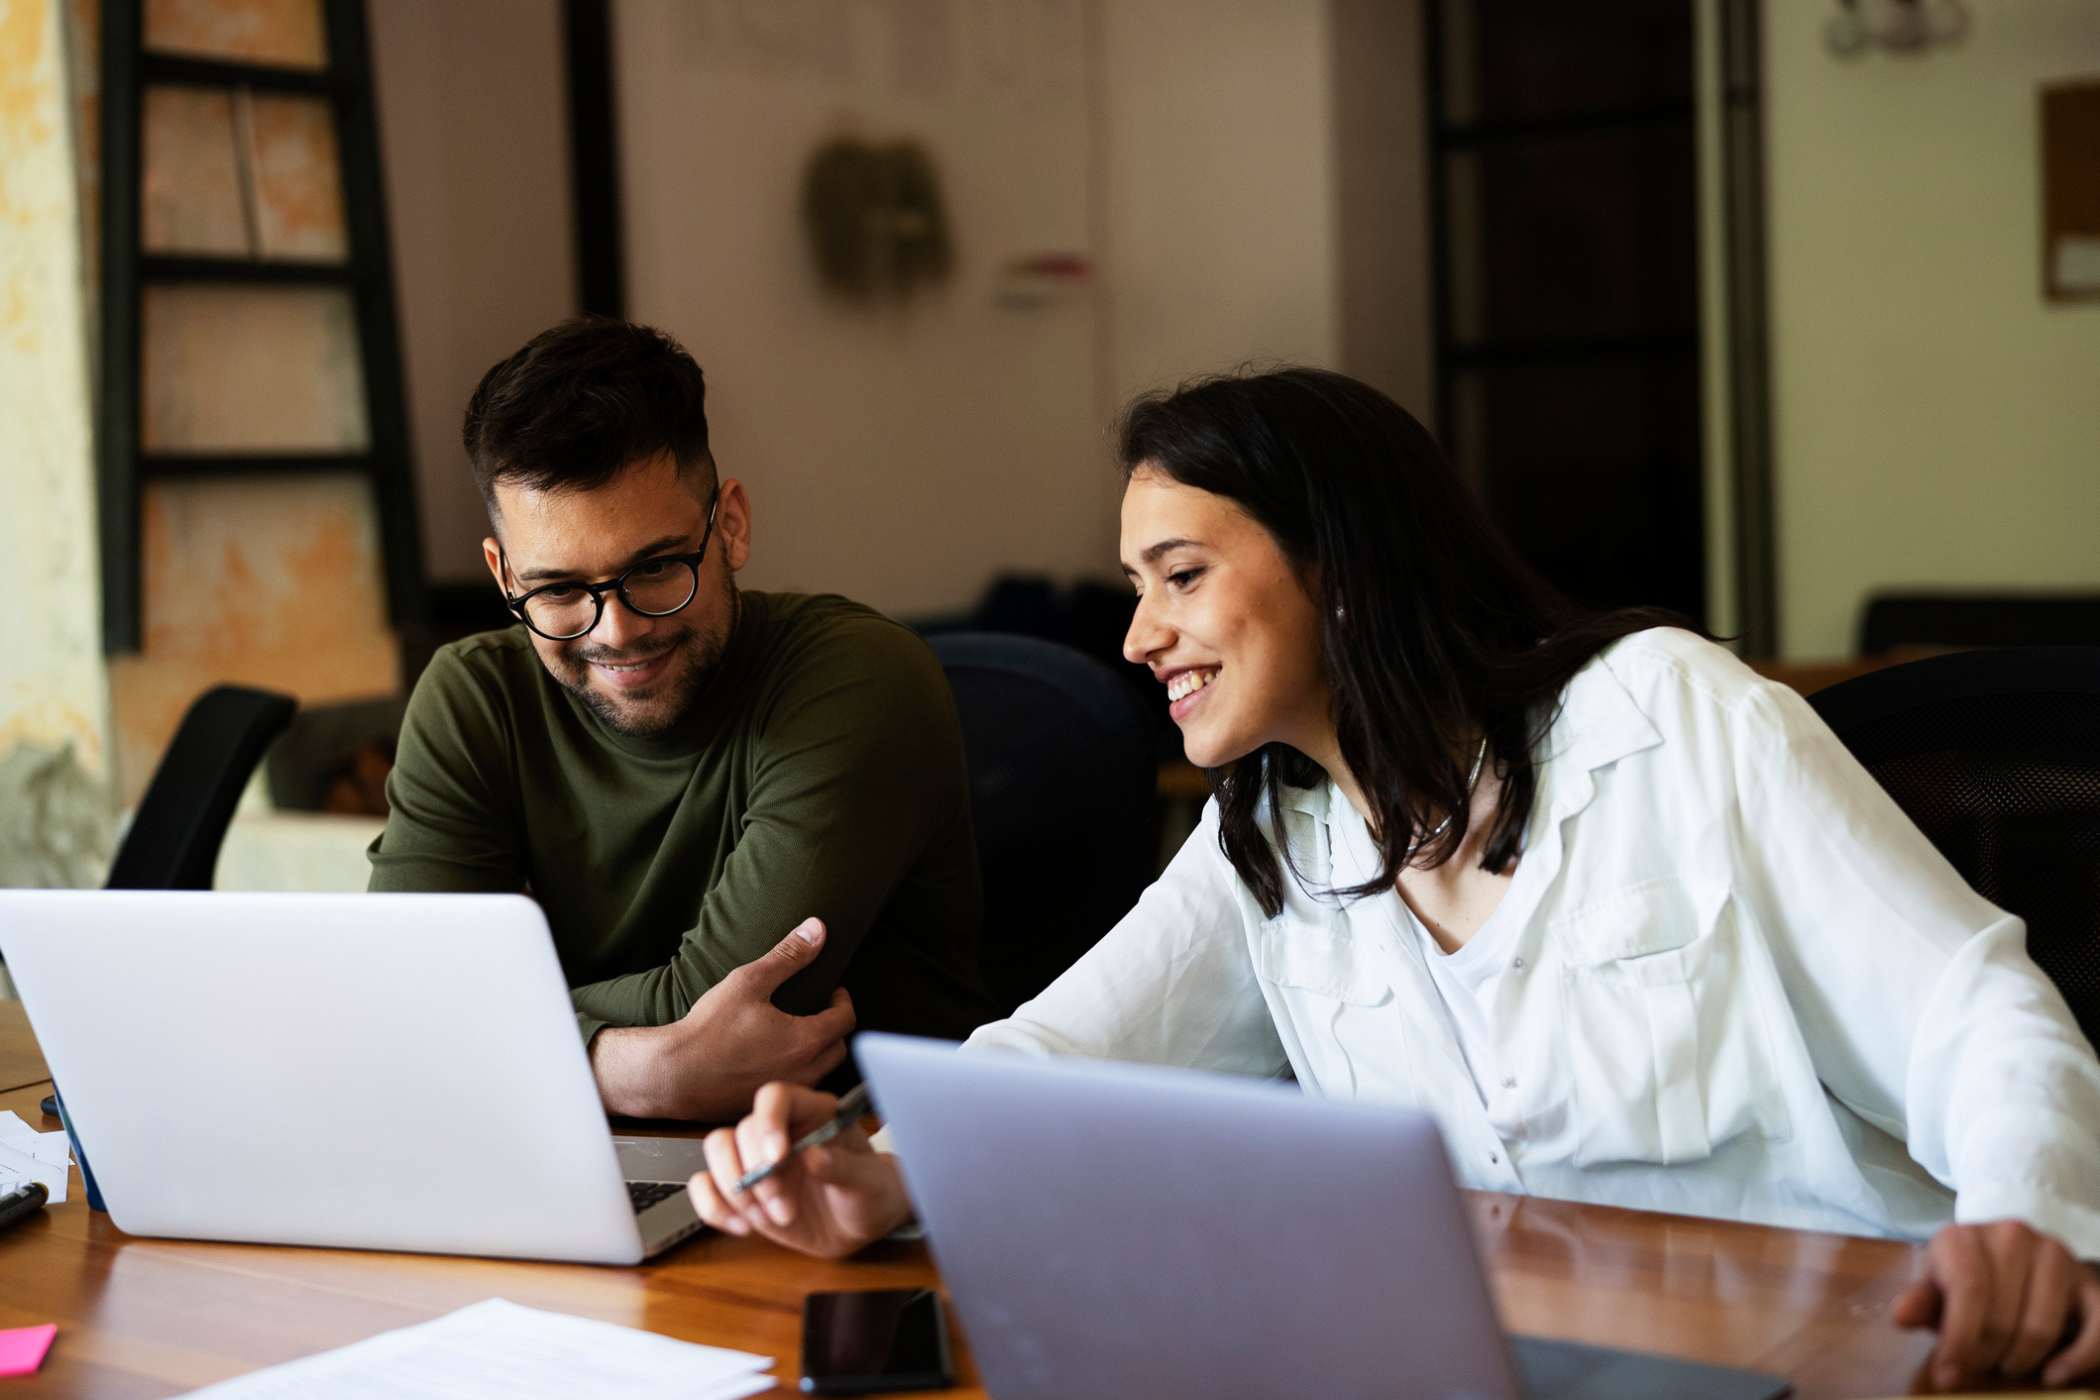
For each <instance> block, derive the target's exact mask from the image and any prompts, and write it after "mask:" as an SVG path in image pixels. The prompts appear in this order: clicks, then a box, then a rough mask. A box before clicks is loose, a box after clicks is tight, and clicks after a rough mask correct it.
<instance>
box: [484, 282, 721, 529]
mask: <svg viewBox="0 0 2100 1400" xmlns="http://www.w3.org/2000/svg"><path fill="white" fill-rule="evenodd" d="M706 403H707V385H706V382H705V380H703V379H702V377H701V374H700V366H699V365H697V364H695V363H694V362H693V357H692V356H691V355H688V354H687V353H686V352H685V347H684V346H682V345H680V344H679V343H678V342H677V341H675V340H673V339H672V338H671V337H670V336H668V335H666V334H664V333H663V332H662V331H660V330H657V329H655V328H654V327H651V326H638V325H635V324H633V323H631V322H628V321H619V320H614V319H613V318H612V317H609V316H579V317H577V318H575V319H574V320H569V321H563V322H562V323H561V324H560V325H558V326H555V327H553V328H552V329H551V330H545V331H542V332H540V333H539V334H538V335H536V336H534V337H533V338H532V339H531V340H529V341H527V342H526V344H525V348H524V349H522V350H520V351H518V352H517V353H516V354H515V355H512V356H511V357H510V358H509V359H507V360H504V361H502V362H501V363H499V364H497V365H496V366H495V367H494V368H493V369H491V370H490V371H489V372H488V373H487V374H485V375H483V376H482V377H481V384H480V387H478V388H476V389H475V390H474V397H473V398H471V399H469V400H468V401H467V417H466V422H465V424H464V426H463V428H462V430H461V437H462V439H463V440H464V441H465V443H466V448H467V461H468V462H469V463H470V464H471V465H472V466H473V469H474V483H475V485H477V486H479V487H480V488H481V498H482V500H484V501H485V502H487V503H488V507H489V513H490V515H491V516H493V515H494V514H495V510H496V484H497V483H498V482H508V483H510V484H511V485H514V486H522V487H525V488H526V489H528V490H534V491H589V490H593V489H594V488H596V487H599V486H603V485H605V483H607V482H608V481H611V480H612V479H613V478H614V477H615V476H617V475H619V473H620V472H621V471H622V470H623V469H624V468H626V467H627V466H629V465H631V464H633V463H635V462H639V461H643V460H646V459H648V458H652V457H656V456H659V455H661V454H663V453H666V452H668V453H670V454H671V456H672V457H673V458H674V459H676V461H677V462H678V465H679V467H680V469H681V470H683V471H688V472H690V471H695V470H699V469H703V468H704V469H705V470H706V471H707V472H708V473H709V474H710V475H712V472H713V467H714V459H713V457H712V456H711V455H710V454H709V452H708V450H707V409H706Z"/></svg>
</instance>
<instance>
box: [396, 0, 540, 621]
mask: <svg viewBox="0 0 2100 1400" xmlns="http://www.w3.org/2000/svg"><path fill="white" fill-rule="evenodd" d="M370 16H371V30H372V69H373V84H374V87H375V90H376V93H377V97H378V103H379V124H380V131H379V136H380V153H381V156H382V158H383V160H384V162H385V170H386V190H387V214H388V217H389V220H390V221H391V222H392V224H393V229H394V244H393V247H394V279H395V304H396V305H397V306H398V307H399V309H400V317H401V354H402V363H403V377H404V379H405V381H406V387H407V390H408V419H409V446H410V449H411V451H412V452H413V454H414V461H415V468H416V489H417V492H418V501H417V504H418V506H419V507H420V509H421V512H422V525H423V560H424V567H425V568H427V569H428V570H429V573H430V577H431V578H432V579H433V580H434V581H437V582H451V581H455V580H464V581H467V582H473V583H485V582H486V581H487V579H488V573H487V571H486V570H485V569H484V568H483V567H482V563H481V538H482V536H483V535H485V534H487V533H488V524H487V519H486V517H485V515H484V514H483V511H482V505H481V495H480V493H479V492H477V491H476V490H475V489H474V486H473V482H472V481H471V480H470V478H469V476H468V473H467V463H466V454H465V453H464V452H463V451H462V450H461V448H460V444H459V420H460V415H461V413H463V412H464V411H465V409H466V406H467V396H468V395H469V394H471V393H472V392H473V391H474V386H475V384H477V383H478V382H480V379H481V376H482V374H483V373H484V372H485V371H486V370H487V369H488V367H489V366H490V365H492V364H494V363H495V362H496V361H497V360H499V359H501V358H503V357H504V356H505V355H508V354H510V352H511V351H513V350H515V349H517V348H518V347H519V346H520V345H522V344H524V343H525V341H526V340H528V339H529V338H531V337H532V336H533V335H534V334H536V333H537V332H539V331H541V330H544V329H546V327H548V326H550V325H552V324H553V323H554V322H556V321H559V320H561V319H562V318H563V317H565V316H568V315H570V314H572V313H573V312H574V311H575V309H576V291H575V252H574V246H575V245H574V232H573V229H572V225H571V222H570V220H571V210H570V201H569V167H568V144H567V143H568V131H567V121H568V115H567V107H566V89H565V87H564V81H565V80H564V78H563V73H562V57H561V20H560V9H559V6H558V4H557V3H556V0H443V3H441V4H431V3H429V0H371V4H370Z"/></svg>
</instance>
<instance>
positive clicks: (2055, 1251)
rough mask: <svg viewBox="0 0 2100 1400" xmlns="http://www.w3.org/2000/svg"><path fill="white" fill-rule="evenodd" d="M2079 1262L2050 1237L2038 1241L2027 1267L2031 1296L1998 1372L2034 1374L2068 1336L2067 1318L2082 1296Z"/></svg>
mask: <svg viewBox="0 0 2100 1400" xmlns="http://www.w3.org/2000/svg"><path fill="white" fill-rule="evenodd" d="M2078 1274H2079V1268H2078V1261H2077V1260H2075V1259H2073V1258H2072V1257H2071V1251H2070V1250H2068V1249H2065V1248H2064V1247H2063V1246H2062V1245H2061V1244H2058V1243H2057V1242H2056V1241H2055V1240H2052V1239H2049V1238H2047V1237H2046V1236H2044V1237H2039V1238H2038V1239H2037V1240H2036V1241H2035V1246H2034V1250H2033V1253H2032V1257H2031V1258H2030V1261H2029V1263H2028V1268H2027V1296H2026V1298H2025V1300H2024V1301H2022V1303H2021V1304H2020V1316H2019V1320H2018V1321H2017V1322H2016V1323H2015V1324H2014V1325H2013V1336H2012V1341H2011V1343H2010V1344H2009V1345H2008V1346H2007V1347H2006V1349H2005V1358H2004V1359H2003V1360H2002V1361H2000V1362H1999V1363H1998V1371H1999V1374H2001V1375H2006V1376H2025V1375H2031V1374H2032V1373H2033V1372H2034V1371H2035V1369H2036V1368H2038V1367H2039V1366H2040V1365H2041V1364H2042V1363H2043V1362H2044V1361H2047V1360H2048V1359H2049V1355H2050V1353H2051V1352H2053V1351H2055V1350H2056V1348H2057V1346H2058V1345H2059V1344H2060V1343H2061V1342H2062V1341H2063V1339H2064V1319H2065V1318H2066V1317H2068V1316H2070V1313H2071V1306H2072V1304H2073V1303H2074V1302H2075V1301H2076V1300H2077V1296H2078Z"/></svg>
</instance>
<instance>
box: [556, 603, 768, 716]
mask: <svg viewBox="0 0 2100 1400" xmlns="http://www.w3.org/2000/svg"><path fill="white" fill-rule="evenodd" d="M742 602H743V600H742V599H741V598H739V597H737V596H736V595H735V594H734V593H733V592H732V593H731V595H730V613H729V615H730V621H729V623H728V624H726V625H725V626H724V627H723V628H722V629H721V631H720V632H713V633H711V632H706V631H703V630H701V629H700V628H698V627H683V628H680V629H679V631H678V634H677V635H676V636H675V637H674V638H673V639H672V640H671V641H670V642H669V644H668V645H664V646H660V647H658V648H657V649H655V650H654V651H650V652H647V653H644V654H643V655H640V656H618V655H615V654H613V653H609V652H604V651H599V650H597V649H595V648H594V649H592V650H591V651H587V652H569V653H565V654H563V656H562V658H561V666H560V667H559V668H558V669H556V668H551V667H550V668H549V669H550V670H551V671H553V673H554V679H555V681H556V683H557V684H559V685H560V686H561V688H562V689H564V690H566V691H568V692H569V694H571V695H573V696H575V697H576V698H577V699H578V700H580V701H582V702H583V705H584V707H585V708H586V709H588V710H589V711H590V712H591V713H592V714H594V715H596V716H597V717H598V722H599V723H601V724H603V725H604V726H605V727H606V728H608V729H610V730H612V731H613V732H614V733H616V734H620V735H624V736H625V737H627V738H630V739H653V738H656V737H658V736H660V735H663V734H668V733H669V732H671V731H672V730H673V729H676V728H677V727H678V726H679V724H680V723H681V722H683V721H684V720H685V718H686V717H687V716H688V715H690V714H691V713H692V711H693V706H694V704H695V702H697V701H698V700H699V698H700V695H701V692H703V691H704V690H706V689H707V682H708V679H709V678H710V677H711V676H713V675H714V673H715V671H716V669H717V668H718V667H719V666H720V665H721V664H722V653H723V652H724V651H726V650H727V649H728V646H729V634H730V631H731V630H732V629H733V628H734V626H735V619H736V617H737V614H738V613H739V612H740V611H741V610H742ZM666 653H672V654H673V655H672V659H671V663H670V666H669V668H668V670H667V672H666V674H665V675H664V677H663V679H662V680H661V681H659V682H658V683H657V687H656V689H655V691H654V692H653V693H652V694H651V695H650V696H649V697H648V698H647V699H646V700H638V701H630V702H628V703H625V704H623V703H622V702H621V701H620V700H619V699H618V698H616V697H615V696H613V695H610V694H607V693H606V692H605V691H602V690H599V689H597V688H596V687H594V686H593V685H592V684H591V670H590V668H591V662H592V660H593V659H596V660H598V661H608V662H615V663H620V664H624V663H628V662H634V661H653V660H655V659H656V658H657V657H659V656H663V655H665V654H666ZM637 710H639V711H640V713H636V711H637Z"/></svg>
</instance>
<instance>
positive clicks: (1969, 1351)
mask: <svg viewBox="0 0 2100 1400" xmlns="http://www.w3.org/2000/svg"><path fill="white" fill-rule="evenodd" d="M1926 1261H1927V1266H1928V1267H1929V1268H1930V1269H1931V1270H1932V1277H1933V1279H1934V1281H1935V1282H1937V1283H1938V1284H1939V1286H1940V1299H1941V1301H1940V1340H1939V1345H1938V1346H1937V1347H1936V1348H1935V1349H1934V1357H1933V1366H1932V1383H1933V1384H1934V1385H1936V1386H1938V1387H1939V1388H1940V1389H1942V1390H1951V1389H1953V1388H1954V1387H1955V1386H1957V1385H1960V1384H1961V1383H1962V1382H1963V1380H1964V1379H1965V1378H1966V1377H1969V1376H1973V1375H1980V1374H1982V1373H1983V1372H1985V1371H1988V1370H1989V1369H1990V1368H1991V1363H1992V1362H1995V1361H1996V1360H1997V1356H1996V1355H1995V1354H1993V1355H1991V1356H1990V1357H1989V1358H1988V1359H1986V1358H1985V1356H1984V1346H1983V1329H1984V1324H1985V1322H1986V1320H1987V1318H1988V1316H1989V1308H1990V1297H1991V1265H1990V1259H1989V1257H1988V1256H1987V1255H1986V1254H1985V1253H1984V1249H1983V1242H1982V1241H1981V1240H1979V1239H1977V1238H1976V1235H1975V1232H1974V1231H1972V1230H1970V1229H1969V1228H1967V1227H1966V1226H1962V1225H1949V1226H1948V1227H1947V1228H1945V1229H1944V1230H1941V1231H1940V1232H1939V1233H1938V1234H1937V1235H1934V1236H1933V1237H1932V1244H1931V1245H1930V1246H1929V1247H1928V1248H1927V1250H1926Z"/></svg>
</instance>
